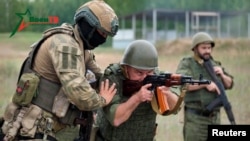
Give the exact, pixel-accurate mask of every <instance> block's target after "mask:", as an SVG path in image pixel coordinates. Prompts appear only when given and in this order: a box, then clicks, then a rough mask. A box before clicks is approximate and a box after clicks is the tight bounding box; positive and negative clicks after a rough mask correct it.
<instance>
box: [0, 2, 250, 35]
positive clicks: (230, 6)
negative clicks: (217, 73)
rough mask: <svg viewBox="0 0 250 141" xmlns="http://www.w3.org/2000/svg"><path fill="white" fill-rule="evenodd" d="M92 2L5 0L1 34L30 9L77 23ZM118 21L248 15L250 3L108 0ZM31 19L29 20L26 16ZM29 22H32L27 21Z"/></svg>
mask: <svg viewBox="0 0 250 141" xmlns="http://www.w3.org/2000/svg"><path fill="white" fill-rule="evenodd" d="M87 1H89V0H1V1H0V13H1V20H0V32H12V30H13V29H14V28H15V27H16V26H17V24H18V23H19V21H20V16H18V14H19V15H20V14H24V13H25V12H26V10H27V9H28V10H29V11H30V14H31V15H32V16H34V17H37V18H45V17H48V16H58V17H59V23H58V25H60V24H61V23H64V22H67V23H71V24H73V23H74V20H73V16H74V14H75V11H76V9H77V8H78V7H80V6H81V5H82V4H84V3H85V2H87ZM105 1H106V2H107V3H108V4H109V5H111V7H112V8H113V9H114V10H115V12H116V13H117V15H118V17H120V16H125V15H127V14H131V13H135V12H139V11H142V10H148V9H152V8H165V9H175V10H206V11H248V9H250V1H249V0H124V1H121V0H105ZM24 17H26V18H27V16H24ZM27 20H29V19H27ZM51 26H54V25H44V26H30V27H29V28H26V29H25V30H27V31H43V30H45V29H47V28H48V27H51Z"/></svg>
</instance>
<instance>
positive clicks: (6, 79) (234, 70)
mask: <svg viewBox="0 0 250 141" xmlns="http://www.w3.org/2000/svg"><path fill="white" fill-rule="evenodd" d="M8 36H9V34H0V49H2V48H4V47H5V46H6V45H8V46H10V47H12V49H13V50H15V48H13V47H15V46H20V48H19V49H18V50H17V54H18V51H19V50H26V49H27V48H28V46H29V45H30V44H32V43H33V42H35V41H37V40H38V39H39V37H41V33H22V32H20V33H16V35H14V36H13V37H12V38H9V37H8ZM217 42H218V43H217V44H216V47H215V48H214V52H213V56H214V58H216V59H217V60H220V61H221V62H222V64H223V66H224V67H225V68H226V70H227V71H228V72H229V73H230V74H232V75H233V76H234V88H233V89H232V90H228V91H226V93H227V95H228V99H229V101H230V103H231V105H232V108H233V112H234V115H235V119H236V123H237V124H250V118H249V117H250V110H249V109H250V104H249V100H250V95H249V93H248V92H250V87H249V86H250V81H249V78H250V74H249V70H250V65H249V63H250V48H249V44H250V41H249V40H246V39H237V40H233V39H230V40H218V41H217ZM189 45H190V41H186V40H181V39H179V40H176V41H174V42H171V43H167V44H165V43H160V44H158V45H157V50H158V51H159V66H160V69H161V70H165V71H168V72H175V69H176V67H177V64H178V62H179V60H180V59H181V58H182V57H183V56H186V55H189V54H191V53H192V52H191V51H190V48H189ZM94 52H95V54H96V58H97V62H98V64H101V65H103V64H105V63H103V61H107V60H105V59H107V58H108V61H110V62H109V63H113V62H118V61H119V59H118V58H117V57H120V56H122V53H123V51H121V50H114V49H112V48H111V47H100V48H97V49H96V50H94ZM0 55H1V54H0ZM100 56H102V58H99V57H100ZM0 57H1V56H0ZM0 59H1V62H0V81H1V85H0V93H1V95H0V114H1V113H3V111H4V107H5V106H6V104H7V103H8V101H9V100H10V99H11V96H12V94H13V93H14V91H15V84H16V80H17V76H18V73H19V68H20V65H21V63H22V60H23V57H22V58H20V57H19V58H18V57H14V58H13V57H10V58H8V57H6V56H5V57H4V58H2V57H1V58H0ZM102 68H105V66H102ZM221 111H222V115H221V120H222V124H229V121H228V119H227V117H226V114H225V111H224V109H223V108H222V109H221ZM181 115H182V114H181V113H178V114H177V115H171V116H167V117H162V116H158V118H157V122H158V124H159V126H158V130H157V136H156V139H157V140H159V141H164V140H170V141H182V125H183V124H182V123H180V120H181Z"/></svg>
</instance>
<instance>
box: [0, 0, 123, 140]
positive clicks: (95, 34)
mask: <svg viewBox="0 0 250 141" xmlns="http://www.w3.org/2000/svg"><path fill="white" fill-rule="evenodd" d="M74 20H75V24H73V25H70V24H66V23H64V24H62V25H61V26H59V27H55V28H51V29H49V30H47V31H45V32H44V34H43V38H42V39H41V40H40V41H38V42H37V43H36V44H34V45H32V51H31V52H30V54H29V57H27V59H26V60H25V62H24V63H23V66H22V69H21V71H20V75H19V78H18V83H17V88H16V92H15V94H14V96H13V98H12V102H11V103H10V104H9V105H8V106H7V107H6V110H5V113H4V115H3V118H4V123H3V126H2V128H1V129H2V133H3V134H2V135H3V137H4V138H3V139H2V140H4V141H13V140H49V141H56V140H60V141H62V140H67V141H70V140H73V139H74V138H75V137H76V136H74V135H69V136H65V133H66V131H69V130H71V129H69V130H68V129H67V128H77V125H78V124H82V125H86V124H88V123H87V122H86V118H85V116H84V114H85V112H82V111H92V110H95V109H98V108H100V107H103V106H105V105H107V104H108V103H109V102H110V101H111V100H112V98H113V96H114V94H115V93H116V89H115V84H114V85H109V81H108V80H107V81H106V80H104V81H103V82H101V83H100V90H99V94H98V93H97V91H96V90H95V89H93V88H92V87H91V85H90V84H89V81H88V79H87V78H86V77H85V75H86V73H87V70H90V71H92V72H93V73H94V74H95V76H96V78H97V80H98V79H99V77H100V76H101V75H102V71H101V69H100V67H99V66H98V65H97V63H96V61H95V58H94V54H93V53H92V51H91V50H93V49H94V48H96V47H98V46H99V45H100V44H103V43H104V42H105V41H106V38H107V37H108V36H114V35H115V34H116V32H117V30H118V18H117V16H116V14H115V12H114V11H113V9H112V8H111V7H110V6H109V5H108V4H106V3H105V2H104V1H102V0H93V1H90V2H87V3H85V4H83V5H82V6H81V7H80V8H79V9H78V10H77V11H76V14H75V16H74ZM88 118H90V117H88ZM91 118H92V115H91ZM0 133H1V132H0ZM75 134H78V133H75ZM60 135H64V136H65V138H63V139H62V138H61V137H60ZM66 135H67V134H66ZM85 136H88V135H85Z"/></svg>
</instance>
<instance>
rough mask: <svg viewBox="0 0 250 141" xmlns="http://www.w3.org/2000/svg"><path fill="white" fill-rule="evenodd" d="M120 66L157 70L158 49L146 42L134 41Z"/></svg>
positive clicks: (126, 51)
mask: <svg viewBox="0 0 250 141" xmlns="http://www.w3.org/2000/svg"><path fill="white" fill-rule="evenodd" d="M120 64H122V65H129V66H131V67H133V68H136V69H141V70H153V69H156V68H157V67H158V54H157V51H156V48H155V47H154V45H153V44H151V43H150V42H149V41H146V40H136V41H133V42H132V43H130V44H129V45H128V47H127V48H126V50H125V52H124V55H123V58H122V61H121V63H120Z"/></svg>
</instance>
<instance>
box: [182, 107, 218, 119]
mask: <svg viewBox="0 0 250 141" xmlns="http://www.w3.org/2000/svg"><path fill="white" fill-rule="evenodd" d="M185 110H186V111H187V112H189V113H193V114H195V115H200V116H204V117H213V116H215V115H216V111H211V112H208V111H204V110H199V109H194V108H187V107H185Z"/></svg>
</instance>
